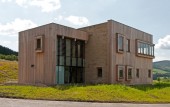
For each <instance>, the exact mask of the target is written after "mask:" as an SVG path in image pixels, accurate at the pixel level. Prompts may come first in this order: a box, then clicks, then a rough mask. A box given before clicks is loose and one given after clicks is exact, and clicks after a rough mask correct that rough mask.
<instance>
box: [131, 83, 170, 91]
mask: <svg viewBox="0 0 170 107" xmlns="http://www.w3.org/2000/svg"><path fill="white" fill-rule="evenodd" d="M130 87H132V88H135V89H138V90H142V91H147V90H152V89H155V88H157V89H162V88H166V87H170V82H169V83H168V82H158V83H154V84H150V85H134V86H130Z"/></svg>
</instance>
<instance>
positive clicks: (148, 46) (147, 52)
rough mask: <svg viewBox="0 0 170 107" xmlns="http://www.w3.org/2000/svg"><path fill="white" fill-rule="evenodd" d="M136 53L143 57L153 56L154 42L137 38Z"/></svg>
mask: <svg viewBox="0 0 170 107" xmlns="http://www.w3.org/2000/svg"><path fill="white" fill-rule="evenodd" d="M136 44H137V55H138V56H143V57H151V58H153V57H154V44H152V43H148V42H144V41H140V40H137V43H136Z"/></svg>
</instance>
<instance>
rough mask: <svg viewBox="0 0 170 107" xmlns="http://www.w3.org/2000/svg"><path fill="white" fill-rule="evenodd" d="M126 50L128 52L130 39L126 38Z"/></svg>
mask: <svg viewBox="0 0 170 107" xmlns="http://www.w3.org/2000/svg"><path fill="white" fill-rule="evenodd" d="M126 51H127V52H130V39H126Z"/></svg>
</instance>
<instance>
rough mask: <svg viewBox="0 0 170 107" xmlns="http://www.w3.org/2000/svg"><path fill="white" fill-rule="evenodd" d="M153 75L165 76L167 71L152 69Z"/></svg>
mask: <svg viewBox="0 0 170 107" xmlns="http://www.w3.org/2000/svg"><path fill="white" fill-rule="evenodd" d="M153 73H154V74H156V73H158V74H165V73H167V71H164V70H160V69H153Z"/></svg>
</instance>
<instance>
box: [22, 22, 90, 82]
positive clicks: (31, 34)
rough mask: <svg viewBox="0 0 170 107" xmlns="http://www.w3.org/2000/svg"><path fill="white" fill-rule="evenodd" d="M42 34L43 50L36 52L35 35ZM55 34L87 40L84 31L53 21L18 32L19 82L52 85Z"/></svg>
mask: <svg viewBox="0 0 170 107" xmlns="http://www.w3.org/2000/svg"><path fill="white" fill-rule="evenodd" d="M42 35H43V36H44V44H43V45H44V50H43V52H36V50H35V46H36V45H35V44H36V37H37V36H42ZM57 35H62V36H67V37H70V38H76V39H81V40H88V35H87V33H86V32H83V31H80V30H76V29H73V28H69V27H65V26H62V25H57V24H54V23H51V24H47V25H44V26H40V27H37V28H34V29H29V30H26V31H22V32H20V33H19V83H22V84H47V85H54V84H55V80H56V76H55V71H56V49H57V48H56V41H57Z"/></svg>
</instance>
